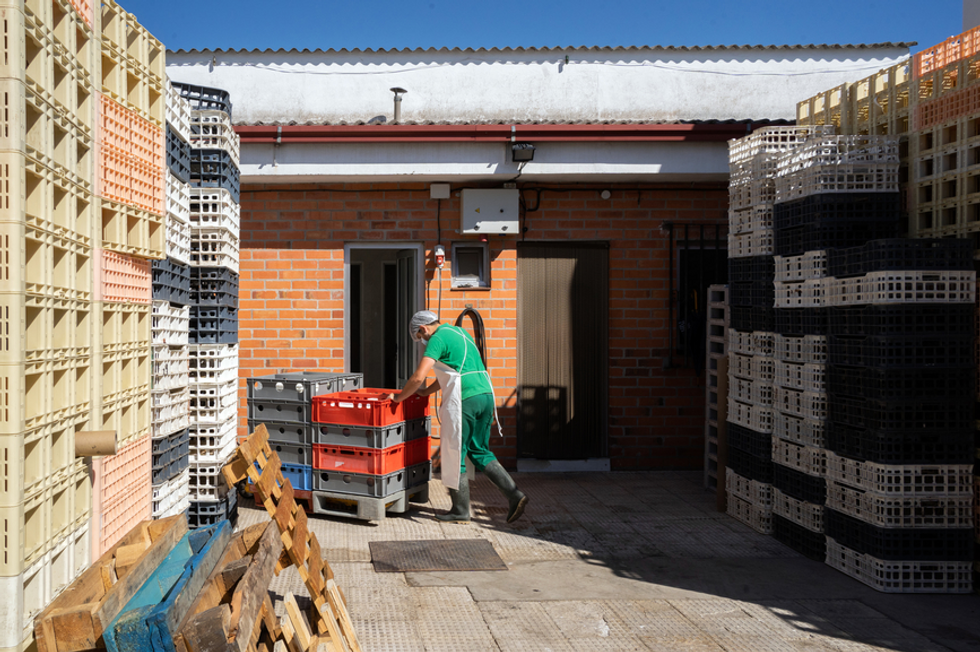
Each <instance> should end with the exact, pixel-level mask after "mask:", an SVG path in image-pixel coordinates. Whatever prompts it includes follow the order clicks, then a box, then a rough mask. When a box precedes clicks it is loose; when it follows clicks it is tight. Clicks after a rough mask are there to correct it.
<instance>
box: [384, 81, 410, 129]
mask: <svg viewBox="0 0 980 652" xmlns="http://www.w3.org/2000/svg"><path fill="white" fill-rule="evenodd" d="M388 90H390V91H391V92H392V93H394V94H395V122H401V119H402V94H404V93H407V92H408V91H406V90H405V89H404V88H399V87H398V86H395V87H394V88H390V89H388Z"/></svg>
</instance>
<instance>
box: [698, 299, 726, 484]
mask: <svg viewBox="0 0 980 652" xmlns="http://www.w3.org/2000/svg"><path fill="white" fill-rule="evenodd" d="M728 327H729V323H728V286H727V285H711V286H708V337H707V340H706V342H705V348H706V351H705V356H704V359H705V378H706V380H707V382H706V383H705V388H704V392H705V396H704V403H705V407H706V410H707V416H708V418H707V419H705V422H704V486H705V487H706V488H708V489H716V488H717V486H718V374H719V368H718V363H719V362H720V361H721V359H722V358H724V357H725V356H726V355H728ZM722 482H724V478H722Z"/></svg>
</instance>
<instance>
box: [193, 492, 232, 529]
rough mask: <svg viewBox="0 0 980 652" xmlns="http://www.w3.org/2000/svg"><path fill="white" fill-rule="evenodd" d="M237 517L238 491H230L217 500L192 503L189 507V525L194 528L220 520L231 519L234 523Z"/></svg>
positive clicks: (206, 525)
mask: <svg viewBox="0 0 980 652" xmlns="http://www.w3.org/2000/svg"><path fill="white" fill-rule="evenodd" d="M237 519H238V492H237V491H229V492H228V494H227V495H226V496H225V497H224V498H222V499H221V500H219V501H217V502H207V503H204V502H200V503H198V502H194V503H191V504H190V507H188V509H187V527H188V528H190V529H192V530H195V529H197V528H202V527H208V526H209V525H214V524H215V523H218V522H220V521H231V522H232V523H234V522H235V521H236V520H237Z"/></svg>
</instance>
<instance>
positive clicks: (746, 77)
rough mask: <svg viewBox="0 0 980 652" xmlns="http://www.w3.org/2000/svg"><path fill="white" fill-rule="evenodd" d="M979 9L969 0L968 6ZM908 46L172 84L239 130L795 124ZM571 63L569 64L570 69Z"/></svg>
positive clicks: (204, 73)
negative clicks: (191, 88)
mask: <svg viewBox="0 0 980 652" xmlns="http://www.w3.org/2000/svg"><path fill="white" fill-rule="evenodd" d="M967 1H971V0H967ZM908 56H909V50H908V48H907V47H902V46H900V45H896V46H889V47H845V46H837V47H821V48H807V47H788V46H787V47H730V48H708V49H675V48H646V47H644V48H619V49H611V48H605V49H600V48H593V49H589V48H579V49H576V48H569V49H559V48H546V49H536V50H521V49H518V50H511V49H505V50H478V51H473V50H469V51H461V50H451V51H450V50H445V49H443V50H400V51H353V52H351V51H340V52H337V51H327V52H324V51H316V52H310V51H304V52H298V51H289V52H286V51H282V50H280V51H275V52H273V51H244V50H241V51H224V50H217V51H199V50H193V51H190V52H187V51H183V50H181V51H178V52H168V54H167V72H168V74H169V75H170V77H171V79H173V80H175V81H183V82H189V83H195V84H202V85H205V86H214V87H218V88H223V89H225V90H227V91H229V92H230V93H231V96H232V101H233V103H234V122H235V123H236V124H256V123H266V124H269V123H276V122H279V123H290V122H294V123H300V124H303V123H307V122H312V123H316V124H323V123H331V124H337V123H344V122H346V123H357V122H368V121H371V120H372V119H387V120H388V121H391V120H392V119H393V101H392V99H393V96H392V93H391V92H390V91H389V90H388V89H389V88H391V87H393V86H401V87H403V88H405V89H407V90H408V94H407V95H405V96H404V101H403V102H402V122H429V121H431V122H439V123H473V122H480V123H494V122H504V123H511V122H555V121H557V122H585V121H624V120H626V121H646V122H650V121H676V120H712V119H719V120H727V119H788V120H792V119H794V118H795V116H796V102H798V101H800V100H803V99H806V98H808V97H811V96H812V95H814V94H816V93H818V92H820V91H823V90H826V89H828V88H831V87H833V86H836V85H838V84H841V83H843V82H846V81H855V80H857V79H861V78H863V77H866V76H868V75H869V74H871V73H873V72H875V71H877V70H880V69H881V68H885V67H888V66H890V65H892V64H894V63H896V62H898V61H901V60H903V59H905V58H907V57H908ZM566 57H567V62H566Z"/></svg>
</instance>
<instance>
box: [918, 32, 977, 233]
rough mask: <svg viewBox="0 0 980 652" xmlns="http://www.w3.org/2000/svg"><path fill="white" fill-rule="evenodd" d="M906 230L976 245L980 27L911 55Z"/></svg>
mask: <svg viewBox="0 0 980 652" xmlns="http://www.w3.org/2000/svg"><path fill="white" fill-rule="evenodd" d="M913 85H914V100H915V105H914V107H913V111H912V113H913V118H912V128H913V131H912V134H911V136H910V140H909V144H910V158H911V172H912V179H911V180H912V184H911V201H912V202H914V203H913V206H914V210H913V211H912V215H911V224H910V232H911V233H913V234H914V235H916V236H918V237H938V236H956V237H963V238H970V239H971V240H972V241H973V244H974V247H975V248H977V247H980V170H978V167H977V163H978V161H980V158H978V157H980V139H978V136H980V28H974V29H972V30H969V31H967V32H964V33H963V34H960V35H958V36H955V37H952V38H950V39H947V40H946V41H944V42H943V43H940V44H939V45H937V46H935V47H932V48H929V49H928V50H923V51H921V52H919V53H917V54H916V55H915V57H914V80H913Z"/></svg>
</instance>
